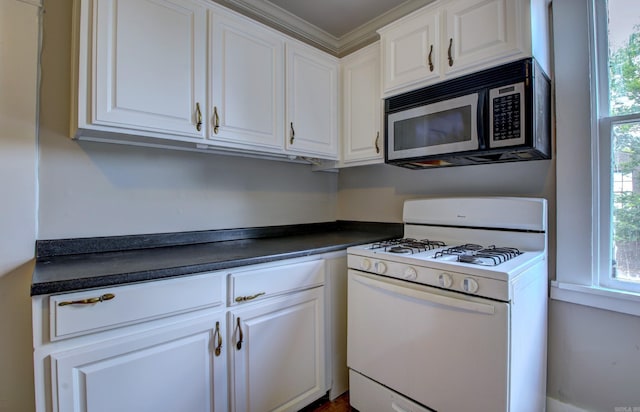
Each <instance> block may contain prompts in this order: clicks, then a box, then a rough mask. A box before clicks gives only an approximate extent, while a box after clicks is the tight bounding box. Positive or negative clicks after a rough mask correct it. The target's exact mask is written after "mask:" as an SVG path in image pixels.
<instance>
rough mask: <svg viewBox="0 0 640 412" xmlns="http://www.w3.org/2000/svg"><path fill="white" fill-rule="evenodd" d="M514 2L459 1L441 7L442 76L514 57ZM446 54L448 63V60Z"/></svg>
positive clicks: (512, 0)
mask: <svg viewBox="0 0 640 412" xmlns="http://www.w3.org/2000/svg"><path fill="white" fill-rule="evenodd" d="M515 3H516V2H515V1H514V0H473V1H469V0H458V1H454V2H452V3H450V4H449V5H447V6H445V7H444V9H443V10H444V11H443V13H444V15H445V22H446V26H445V27H446V38H445V39H443V42H442V43H443V48H442V57H441V59H443V61H445V62H446V64H444V66H443V67H445V73H446V74H449V73H456V72H458V71H465V70H469V69H471V68H473V67H475V66H480V65H482V64H484V63H486V62H489V61H492V60H496V59H499V58H502V57H505V56H508V55H510V54H517V53H519V52H520V50H519V49H518V41H517V32H516V19H517V15H516V7H515ZM449 55H450V56H451V60H449Z"/></svg>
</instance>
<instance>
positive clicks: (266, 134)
mask: <svg viewBox="0 0 640 412" xmlns="http://www.w3.org/2000/svg"><path fill="white" fill-rule="evenodd" d="M212 27H213V30H212V33H213V37H212V44H213V47H212V53H211V67H212V71H213V72H212V79H213V80H212V92H211V95H212V103H211V104H212V106H213V107H215V108H216V113H217V116H218V119H214V122H215V121H216V120H217V121H218V123H219V129H218V130H217V132H216V130H214V129H213V128H212V132H211V134H210V137H211V139H212V140H216V141H226V142H229V143H237V144H242V143H248V144H254V145H258V146H262V147H269V148H277V149H279V150H280V151H281V150H283V149H284V41H283V39H282V37H281V36H279V35H278V34H276V33H275V32H272V31H269V30H266V29H263V28H261V27H258V26H256V25H250V24H248V23H247V22H246V21H244V20H242V19H240V18H238V17H235V16H231V15H228V14H223V13H222V12H212Z"/></svg>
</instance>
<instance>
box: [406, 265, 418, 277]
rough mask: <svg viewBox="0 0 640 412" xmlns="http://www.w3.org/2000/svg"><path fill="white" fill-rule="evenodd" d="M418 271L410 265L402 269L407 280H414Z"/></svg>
mask: <svg viewBox="0 0 640 412" xmlns="http://www.w3.org/2000/svg"><path fill="white" fill-rule="evenodd" d="M417 277H418V272H416V270H415V269H414V268H412V267H411V266H407V267H406V268H405V270H404V278H405V279H407V280H416V278H417Z"/></svg>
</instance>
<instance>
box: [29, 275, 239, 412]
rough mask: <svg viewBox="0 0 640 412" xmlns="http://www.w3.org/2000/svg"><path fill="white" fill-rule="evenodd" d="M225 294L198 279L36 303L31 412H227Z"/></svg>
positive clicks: (218, 279)
mask: <svg viewBox="0 0 640 412" xmlns="http://www.w3.org/2000/svg"><path fill="white" fill-rule="evenodd" d="M225 291H226V288H225V278H224V274H223V273H205V274H199V275H193V276H185V277H180V278H175V279H168V280H159V281H154V282H145V283H138V284H131V285H123V286H114V287H108V288H103V289H94V290H86V291H80V292H71V293H63V294H58V295H51V296H46V295H43V296H35V297H34V298H33V328H34V330H33V336H34V370H35V388H36V410H37V411H38V412H112V411H118V412H144V411H149V412H151V411H153V412H174V411H193V412H222V411H227V409H228V408H227V348H226V347H225V345H224V342H225V336H224V333H225V330H226V322H225V310H224V309H225V301H226V294H225ZM92 320H93V322H92Z"/></svg>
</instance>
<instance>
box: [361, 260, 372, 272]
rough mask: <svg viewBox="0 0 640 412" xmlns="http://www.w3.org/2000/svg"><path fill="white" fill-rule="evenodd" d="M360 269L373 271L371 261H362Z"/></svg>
mask: <svg viewBox="0 0 640 412" xmlns="http://www.w3.org/2000/svg"><path fill="white" fill-rule="evenodd" d="M360 269H362V270H369V269H371V261H370V260H369V259H362V260H361V261H360Z"/></svg>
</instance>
